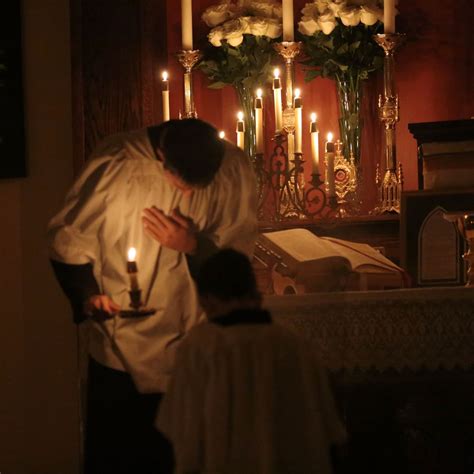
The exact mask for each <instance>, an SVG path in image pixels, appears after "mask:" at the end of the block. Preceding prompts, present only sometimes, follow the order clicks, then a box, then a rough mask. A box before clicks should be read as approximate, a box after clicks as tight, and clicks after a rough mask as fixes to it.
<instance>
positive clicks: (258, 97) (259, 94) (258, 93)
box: [257, 89, 263, 99]
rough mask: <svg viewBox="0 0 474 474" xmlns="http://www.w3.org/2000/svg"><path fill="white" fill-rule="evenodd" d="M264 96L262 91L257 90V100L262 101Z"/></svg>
mask: <svg viewBox="0 0 474 474" xmlns="http://www.w3.org/2000/svg"><path fill="white" fill-rule="evenodd" d="M262 95H263V91H262V89H257V99H261V98H262Z"/></svg>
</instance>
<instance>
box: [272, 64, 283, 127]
mask: <svg viewBox="0 0 474 474" xmlns="http://www.w3.org/2000/svg"><path fill="white" fill-rule="evenodd" d="M273 101H274V104H275V133H277V134H280V133H281V131H282V130H283V118H282V111H283V109H282V105H281V80H280V70H279V69H278V68H275V70H274V71H273Z"/></svg>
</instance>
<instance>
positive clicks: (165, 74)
mask: <svg viewBox="0 0 474 474" xmlns="http://www.w3.org/2000/svg"><path fill="white" fill-rule="evenodd" d="M161 77H162V78H163V81H167V80H168V73H167V71H163V72H162V74H161Z"/></svg>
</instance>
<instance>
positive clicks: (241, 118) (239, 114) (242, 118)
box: [237, 111, 244, 122]
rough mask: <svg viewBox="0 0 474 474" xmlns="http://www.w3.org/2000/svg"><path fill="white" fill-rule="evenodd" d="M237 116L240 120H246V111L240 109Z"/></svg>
mask: <svg viewBox="0 0 474 474" xmlns="http://www.w3.org/2000/svg"><path fill="white" fill-rule="evenodd" d="M237 118H238V119H239V121H240V122H242V121H243V120H244V113H243V112H242V111H240V112H239V113H238V114H237Z"/></svg>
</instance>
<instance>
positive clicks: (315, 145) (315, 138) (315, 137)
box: [309, 112, 320, 174]
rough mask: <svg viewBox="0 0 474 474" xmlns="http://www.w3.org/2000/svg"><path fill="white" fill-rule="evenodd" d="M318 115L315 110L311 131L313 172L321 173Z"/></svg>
mask: <svg viewBox="0 0 474 474" xmlns="http://www.w3.org/2000/svg"><path fill="white" fill-rule="evenodd" d="M317 118H318V117H317V115H316V114H315V113H314V112H313V113H312V114H311V123H310V129H309V131H310V133H311V158H312V160H311V166H312V170H313V174H320V171H319V130H318V122H317Z"/></svg>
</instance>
